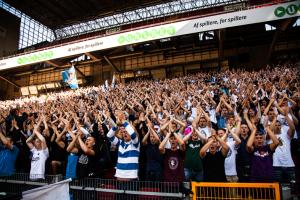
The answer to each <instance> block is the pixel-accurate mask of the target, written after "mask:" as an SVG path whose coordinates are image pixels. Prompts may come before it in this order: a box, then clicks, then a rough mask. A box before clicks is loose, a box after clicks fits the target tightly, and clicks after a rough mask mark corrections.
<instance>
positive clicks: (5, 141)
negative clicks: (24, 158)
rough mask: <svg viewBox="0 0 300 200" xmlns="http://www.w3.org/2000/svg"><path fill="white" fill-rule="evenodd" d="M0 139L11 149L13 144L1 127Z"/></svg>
mask: <svg viewBox="0 0 300 200" xmlns="http://www.w3.org/2000/svg"><path fill="white" fill-rule="evenodd" d="M0 139H1V141H2V143H3V144H4V145H6V146H7V147H8V148H9V149H12V148H13V145H12V144H11V143H10V142H8V141H7V139H6V137H5V136H4V135H3V133H2V130H1V129H0Z"/></svg>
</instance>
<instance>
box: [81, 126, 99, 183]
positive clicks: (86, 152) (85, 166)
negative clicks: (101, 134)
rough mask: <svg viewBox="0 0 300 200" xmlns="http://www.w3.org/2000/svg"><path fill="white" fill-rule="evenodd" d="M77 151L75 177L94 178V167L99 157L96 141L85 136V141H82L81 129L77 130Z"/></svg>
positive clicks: (91, 137)
mask: <svg viewBox="0 0 300 200" xmlns="http://www.w3.org/2000/svg"><path fill="white" fill-rule="evenodd" d="M77 134H79V136H78V139H77V140H78V143H79V147H80V148H79V149H78V150H79V151H78V155H79V158H78V161H77V168H76V170H77V176H78V178H86V177H95V176H96V173H97V172H96V167H97V161H98V156H99V148H98V144H97V141H96V139H95V138H94V137H93V136H89V135H87V136H85V141H83V138H84V134H83V133H82V131H81V129H80V128H79V127H78V128H77Z"/></svg>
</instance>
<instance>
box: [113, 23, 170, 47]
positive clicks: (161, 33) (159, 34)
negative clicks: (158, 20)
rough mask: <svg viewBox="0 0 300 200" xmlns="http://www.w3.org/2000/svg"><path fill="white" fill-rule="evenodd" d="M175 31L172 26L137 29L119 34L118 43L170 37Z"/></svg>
mask: <svg viewBox="0 0 300 200" xmlns="http://www.w3.org/2000/svg"><path fill="white" fill-rule="evenodd" d="M175 33H176V29H175V27H174V26H169V27H157V28H153V29H150V30H147V31H139V32H133V33H128V34H124V35H121V36H120V37H119V38H118V43H119V44H126V43H134V42H141V41H146V40H152V39H156V38H163V37H170V36H172V35H174V34H175Z"/></svg>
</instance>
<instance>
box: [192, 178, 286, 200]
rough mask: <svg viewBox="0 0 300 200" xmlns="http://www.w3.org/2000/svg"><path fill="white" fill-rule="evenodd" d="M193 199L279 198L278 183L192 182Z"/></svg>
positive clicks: (276, 199) (261, 199)
mask: <svg viewBox="0 0 300 200" xmlns="http://www.w3.org/2000/svg"><path fill="white" fill-rule="evenodd" d="M192 191H193V200H199V199H228V200H229V199H239V200H241V199H252V200H255V199H257V200H258V199H259V200H280V186H279V184H278V183H210V182H201V183H198V182H192Z"/></svg>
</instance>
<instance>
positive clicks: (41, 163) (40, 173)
mask: <svg viewBox="0 0 300 200" xmlns="http://www.w3.org/2000/svg"><path fill="white" fill-rule="evenodd" d="M31 153H32V158H31V167H30V179H31V180H34V179H41V178H42V179H45V163H46V160H47V158H48V157H49V150H48V148H46V149H43V150H37V149H36V148H35V147H33V148H32V149H31Z"/></svg>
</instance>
